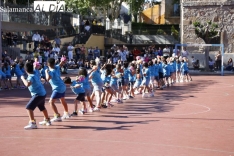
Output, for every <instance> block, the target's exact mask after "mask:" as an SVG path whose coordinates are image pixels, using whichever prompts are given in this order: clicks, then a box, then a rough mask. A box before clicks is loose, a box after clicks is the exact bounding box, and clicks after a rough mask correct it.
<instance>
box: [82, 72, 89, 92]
mask: <svg viewBox="0 0 234 156" xmlns="http://www.w3.org/2000/svg"><path fill="white" fill-rule="evenodd" d="M81 83H82V84H83V88H84V89H91V87H90V84H89V75H88V76H87V77H85V80H84V81H82V82H81Z"/></svg>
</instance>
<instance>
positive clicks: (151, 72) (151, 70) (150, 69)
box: [148, 61, 155, 90]
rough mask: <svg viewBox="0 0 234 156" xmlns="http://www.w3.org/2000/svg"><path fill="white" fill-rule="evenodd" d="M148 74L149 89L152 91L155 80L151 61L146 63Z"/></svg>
mask: <svg viewBox="0 0 234 156" xmlns="http://www.w3.org/2000/svg"><path fill="white" fill-rule="evenodd" d="M148 65H149V72H150V88H151V89H152V90H154V80H155V66H154V64H153V61H149V62H148Z"/></svg>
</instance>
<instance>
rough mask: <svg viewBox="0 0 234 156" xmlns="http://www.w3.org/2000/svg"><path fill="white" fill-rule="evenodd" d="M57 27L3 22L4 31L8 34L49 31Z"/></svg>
mask: <svg viewBox="0 0 234 156" xmlns="http://www.w3.org/2000/svg"><path fill="white" fill-rule="evenodd" d="M55 28H57V27H55V26H46V25H37V24H27V23H17V22H4V21H2V31H4V32H7V31H11V32H24V31H32V30H48V29H55Z"/></svg>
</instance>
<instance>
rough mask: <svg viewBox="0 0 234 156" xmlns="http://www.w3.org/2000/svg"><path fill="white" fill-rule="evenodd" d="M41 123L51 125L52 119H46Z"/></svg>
mask: <svg viewBox="0 0 234 156" xmlns="http://www.w3.org/2000/svg"><path fill="white" fill-rule="evenodd" d="M39 124H40V125H46V126H50V125H51V122H50V119H45V120H44V121H41V122H39Z"/></svg>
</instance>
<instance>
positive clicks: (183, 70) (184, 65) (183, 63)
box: [181, 58, 192, 82]
mask: <svg viewBox="0 0 234 156" xmlns="http://www.w3.org/2000/svg"><path fill="white" fill-rule="evenodd" d="M181 73H182V78H181V79H182V80H181V82H183V80H184V76H185V80H186V82H188V81H192V77H191V76H190V74H189V70H188V64H187V61H186V58H185V59H183V60H182V61H181ZM189 78H190V79H189Z"/></svg>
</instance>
